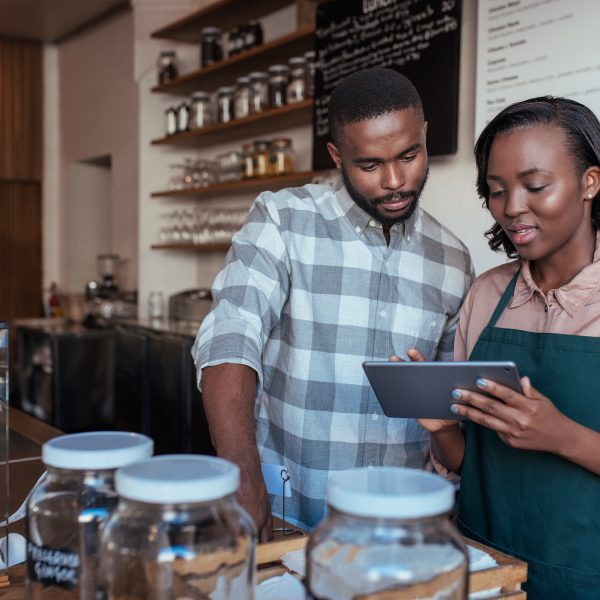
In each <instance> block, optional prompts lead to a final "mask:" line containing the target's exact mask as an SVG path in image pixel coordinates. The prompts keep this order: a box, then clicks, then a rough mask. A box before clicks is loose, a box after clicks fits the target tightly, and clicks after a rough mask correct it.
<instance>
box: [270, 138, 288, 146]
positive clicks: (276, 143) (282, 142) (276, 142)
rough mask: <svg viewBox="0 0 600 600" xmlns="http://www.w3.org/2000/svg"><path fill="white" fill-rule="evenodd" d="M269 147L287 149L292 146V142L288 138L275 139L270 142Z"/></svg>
mask: <svg viewBox="0 0 600 600" xmlns="http://www.w3.org/2000/svg"><path fill="white" fill-rule="evenodd" d="M271 145H273V146H276V147H278V148H287V147H288V146H291V145H292V140H291V139H290V138H285V137H284V138H275V139H274V140H272V141H271Z"/></svg>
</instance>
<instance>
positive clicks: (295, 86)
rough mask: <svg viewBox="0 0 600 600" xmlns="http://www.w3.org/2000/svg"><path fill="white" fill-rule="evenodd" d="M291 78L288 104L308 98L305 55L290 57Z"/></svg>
mask: <svg viewBox="0 0 600 600" xmlns="http://www.w3.org/2000/svg"><path fill="white" fill-rule="evenodd" d="M288 64H289V66H290V78H289V81H288V84H287V91H286V101H287V103H288V104H294V103H295V102H302V100H305V99H306V59H305V58H304V57H303V56H295V57H294V58H290V60H289V62H288Z"/></svg>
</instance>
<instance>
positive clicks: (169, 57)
mask: <svg viewBox="0 0 600 600" xmlns="http://www.w3.org/2000/svg"><path fill="white" fill-rule="evenodd" d="M157 69H158V84H159V85H161V84H163V83H167V81H171V80H172V79H175V78H176V77H177V74H178V73H177V65H176V63H175V50H161V52H160V54H159V55H158V61H157Z"/></svg>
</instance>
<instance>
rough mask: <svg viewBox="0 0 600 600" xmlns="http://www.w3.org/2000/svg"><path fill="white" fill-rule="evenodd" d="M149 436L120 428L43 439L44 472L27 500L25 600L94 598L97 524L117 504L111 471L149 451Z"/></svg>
mask: <svg viewBox="0 0 600 600" xmlns="http://www.w3.org/2000/svg"><path fill="white" fill-rule="evenodd" d="M152 451H153V443H152V440H151V439H150V438H148V437H146V436H144V435H139V434H135V433H125V432H117V431H113V432H91V433H76V434H72V435H64V436H60V437H57V438H54V439H52V440H50V441H49V442H46V443H45V444H44V446H43V447H42V460H43V461H44V464H45V465H46V467H47V468H48V473H47V475H46V477H45V478H44V479H43V480H42V481H41V482H40V483H39V484H38V486H37V487H36V488H35V489H34V490H33V492H32V494H31V497H30V498H29V501H28V503H27V598H28V600H44V599H45V600H47V599H54V598H56V599H59V598H60V599H69V598H73V599H75V598H77V599H82V600H84V599H85V600H96V583H97V580H96V565H97V555H98V550H99V536H98V529H99V527H100V525H101V524H102V523H104V522H105V521H106V520H107V519H108V517H109V515H110V513H111V512H112V510H113V509H114V508H115V507H116V505H117V494H116V492H115V489H114V474H115V470H116V469H117V468H119V467H122V466H124V465H128V464H130V463H132V462H137V461H140V460H144V459H146V458H148V457H150V456H151V455H152Z"/></svg>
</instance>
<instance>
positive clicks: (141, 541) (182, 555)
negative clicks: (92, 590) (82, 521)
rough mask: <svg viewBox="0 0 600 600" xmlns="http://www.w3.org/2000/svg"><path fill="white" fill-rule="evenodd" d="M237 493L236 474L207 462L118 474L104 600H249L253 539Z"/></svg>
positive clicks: (158, 463) (159, 461) (105, 549)
mask: <svg viewBox="0 0 600 600" xmlns="http://www.w3.org/2000/svg"><path fill="white" fill-rule="evenodd" d="M238 486H239V469H238V467H237V466H235V465H234V464H233V463H230V462H228V461H226V460H223V459H220V458H215V457H211V456H200V455H183V454H179V455H165V456H158V457H155V458H153V459H151V460H148V461H144V462H142V463H138V464H136V465H131V466H129V467H126V468H124V469H120V470H119V471H118V473H117V477H116V487H117V491H118V493H119V496H120V500H119V506H118V508H117V510H116V511H115V513H114V514H113V515H112V517H111V519H110V520H109V522H108V523H107V524H106V526H105V528H104V531H103V533H102V552H101V561H100V589H101V590H102V592H103V593H104V594H105V595H104V596H103V598H106V599H107V600H117V599H123V598H127V600H138V599H139V600H166V599H174V598H181V599H183V598H207V599H208V598H211V600H237V599H244V600H246V599H248V600H252V598H253V597H254V579H255V574H254V567H255V547H256V538H257V536H256V529H255V526H254V523H253V521H252V519H251V518H250V517H249V516H248V514H247V513H246V512H245V511H244V509H243V508H242V507H241V506H240V505H239V504H238V502H237V500H236V499H235V492H236V490H237V488H238Z"/></svg>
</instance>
